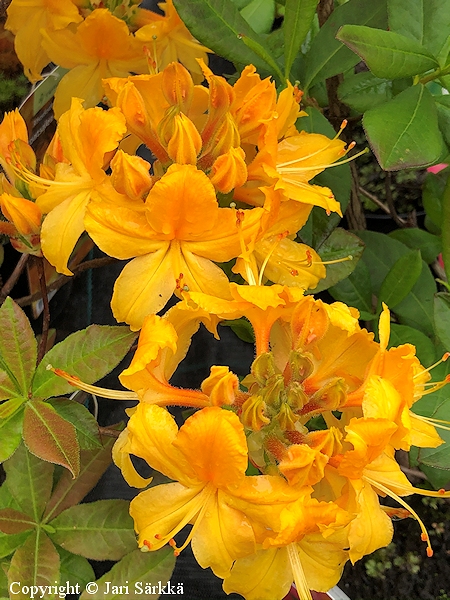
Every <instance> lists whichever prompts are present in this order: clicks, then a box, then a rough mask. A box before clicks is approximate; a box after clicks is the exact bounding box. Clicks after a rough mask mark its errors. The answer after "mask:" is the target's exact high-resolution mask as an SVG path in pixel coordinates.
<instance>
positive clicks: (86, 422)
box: [48, 398, 102, 450]
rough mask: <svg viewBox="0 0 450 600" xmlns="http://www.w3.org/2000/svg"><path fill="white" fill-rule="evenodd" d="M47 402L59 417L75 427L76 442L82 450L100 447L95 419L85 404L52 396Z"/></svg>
mask: <svg viewBox="0 0 450 600" xmlns="http://www.w3.org/2000/svg"><path fill="white" fill-rule="evenodd" d="M48 404H49V405H50V406H52V407H53V408H54V409H55V410H56V412H57V413H58V415H59V416H60V417H62V418H63V419H65V420H66V421H69V423H72V425H73V426H74V427H75V429H76V433H77V439H78V443H79V445H80V448H81V449H82V450H92V449H94V448H101V447H102V443H101V440H100V435H99V432H98V424H97V421H96V420H95V419H94V417H93V416H92V415H91V413H90V412H89V411H88V409H87V408H86V407H85V406H83V405H82V404H80V403H79V402H76V401H75V400H69V399H68V398H54V399H52V400H50V402H48Z"/></svg>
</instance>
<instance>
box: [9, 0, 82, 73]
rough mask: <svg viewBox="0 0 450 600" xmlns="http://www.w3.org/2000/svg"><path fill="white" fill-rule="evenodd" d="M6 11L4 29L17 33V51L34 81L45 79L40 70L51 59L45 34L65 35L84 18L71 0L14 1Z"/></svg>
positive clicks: (15, 41)
mask: <svg viewBox="0 0 450 600" xmlns="http://www.w3.org/2000/svg"><path fill="white" fill-rule="evenodd" d="M7 12H8V19H7V21H6V24H5V28H6V29H9V31H12V32H13V33H14V35H15V36H16V37H15V40H14V44H15V50H16V53H17V56H18V57H19V60H20V62H21V63H22V64H23V66H24V70H25V75H26V76H27V77H28V79H29V80H30V81H31V82H35V81H38V80H39V79H42V78H41V71H42V69H43V68H44V67H45V66H46V65H48V63H49V62H50V61H51V58H50V57H49V55H48V54H47V51H46V49H45V48H44V46H43V39H44V37H43V34H44V33H45V32H54V31H60V30H64V32H63V35H64V34H65V33H68V30H67V27H68V26H69V25H70V24H71V23H80V22H81V21H82V20H83V17H82V16H81V15H80V13H79V12H78V7H77V3H76V2H72V0H31V1H30V0H12V2H11V4H10V5H9V7H8V11H7ZM58 64H59V63H58Z"/></svg>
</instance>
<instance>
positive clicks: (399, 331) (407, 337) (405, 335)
mask: <svg viewBox="0 0 450 600" xmlns="http://www.w3.org/2000/svg"><path fill="white" fill-rule="evenodd" d="M402 344H413V345H414V346H415V347H416V350H417V356H418V358H419V360H420V362H421V363H422V364H423V365H424V366H425V367H429V366H430V365H432V364H433V363H434V362H435V360H436V348H435V346H434V344H433V342H432V341H431V340H430V338H429V337H427V336H426V335H425V334H424V333H422V332H421V331H419V330H418V329H413V328H412V327H408V326H407V325H398V324H397V323H391V337H390V338H389V347H392V346H401V345H402Z"/></svg>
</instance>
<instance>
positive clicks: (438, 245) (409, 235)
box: [389, 227, 442, 264]
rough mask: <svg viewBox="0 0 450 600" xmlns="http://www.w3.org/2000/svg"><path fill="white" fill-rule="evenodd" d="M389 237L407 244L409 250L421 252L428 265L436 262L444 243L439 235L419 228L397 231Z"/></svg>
mask: <svg viewBox="0 0 450 600" xmlns="http://www.w3.org/2000/svg"><path fill="white" fill-rule="evenodd" d="M389 237H391V238H394V240H398V241H399V242H401V243H402V244H405V246H408V248H411V249H417V250H420V252H421V254H422V258H423V260H424V261H425V262H426V263H427V264H431V263H432V262H433V261H434V260H436V257H437V256H438V254H439V253H440V252H441V250H442V242H441V239H440V238H439V237H438V236H437V235H433V234H431V233H428V231H424V230H423V229H418V228H417V227H411V228H409V227H408V228H407V229H396V230H395V231H392V232H391V233H390V234H389Z"/></svg>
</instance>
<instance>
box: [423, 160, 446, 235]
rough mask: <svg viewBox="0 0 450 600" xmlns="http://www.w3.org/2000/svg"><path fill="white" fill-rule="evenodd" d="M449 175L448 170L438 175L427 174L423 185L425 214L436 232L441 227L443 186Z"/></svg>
mask: <svg viewBox="0 0 450 600" xmlns="http://www.w3.org/2000/svg"><path fill="white" fill-rule="evenodd" d="M448 174H449V170H448V169H444V170H443V171H441V172H440V173H437V174H434V173H427V176H426V177H425V183H424V185H423V192H422V202H423V207H424V208H425V211H426V213H427V217H429V218H430V219H431V221H432V222H433V224H434V225H435V227H436V229H437V231H438V232H440V230H441V226H442V197H443V195H444V190H445V184H446V182H447V177H448Z"/></svg>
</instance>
